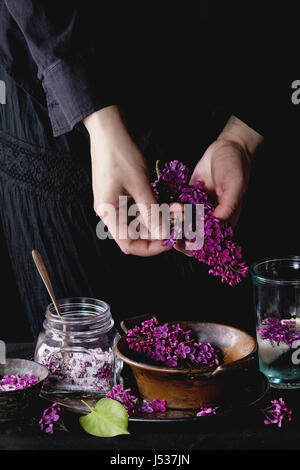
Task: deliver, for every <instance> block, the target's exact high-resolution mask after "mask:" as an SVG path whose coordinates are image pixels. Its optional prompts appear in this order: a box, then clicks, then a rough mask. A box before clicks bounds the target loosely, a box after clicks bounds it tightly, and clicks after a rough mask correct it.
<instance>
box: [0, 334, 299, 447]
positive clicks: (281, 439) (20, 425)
mask: <svg viewBox="0 0 300 470" xmlns="http://www.w3.org/2000/svg"><path fill="white" fill-rule="evenodd" d="M32 352H33V345H32V344H29V343H18V344H9V345H8V346H7V357H29V356H30V355H32ZM279 396H283V397H284V398H285V399H286V402H287V404H288V405H290V407H292V408H293V421H292V422H291V423H289V424H288V425H286V426H284V427H283V428H282V429H278V428H277V427H276V426H274V425H265V424H264V422H263V421H264V418H263V415H262V413H261V411H260V407H262V406H264V405H265V404H266V403H269V401H270V399H271V398H274V397H279ZM299 398H300V390H299V391H298V390H297V391H291V392H285V393H282V391H276V392H274V391H272V392H270V393H269V395H268V396H267V397H265V399H264V402H263V403H261V404H260V405H259V406H257V407H255V408H251V409H243V410H239V412H237V413H233V414H231V415H230V416H226V417H220V418H219V419H217V420H211V421H210V422H208V421H206V422H203V423H201V420H199V422H198V421H197V422H192V423H173V424H171V425H170V424H167V423H159V424H157V423H148V424H145V423H130V426H129V431H130V432H131V434H130V435H126V436H117V437H114V438H97V437H93V436H90V435H88V434H86V433H85V432H84V431H83V430H82V429H81V428H80V426H79V424H78V415H76V414H73V413H70V412H67V411H65V412H64V422H65V424H66V426H67V428H68V429H69V432H57V433H56V434H54V435H53V436H48V435H45V434H44V433H42V432H41V431H40V429H39V426H38V424H37V421H38V418H39V417H40V415H41V413H42V410H43V409H44V408H46V407H47V406H48V402H46V401H44V400H42V399H41V400H40V402H39V403H38V406H37V410H36V411H35V413H34V414H35V416H32V417H31V418H30V419H28V418H27V419H25V420H24V421H20V422H17V423H0V450H25V449H26V450H105V449H107V450H111V451H113V450H118V451H120V452H121V451H122V450H123V451H133V453H134V451H137V450H147V449H152V450H153V449H154V450H173V451H191V450H211V449H226V450H247V449H251V450H259V449H265V450H269V449H276V450H278V449H300V405H299V404H298V402H299Z"/></svg>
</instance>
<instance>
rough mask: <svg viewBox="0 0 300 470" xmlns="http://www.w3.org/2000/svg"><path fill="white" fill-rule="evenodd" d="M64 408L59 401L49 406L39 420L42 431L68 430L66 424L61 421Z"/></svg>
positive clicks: (47, 432)
mask: <svg viewBox="0 0 300 470" xmlns="http://www.w3.org/2000/svg"><path fill="white" fill-rule="evenodd" d="M63 410H64V409H63V407H62V406H60V405H59V404H58V403H57V402H55V403H53V404H52V405H51V406H49V408H46V409H45V410H44V411H43V414H42V417H41V419H40V421H39V425H40V428H41V431H44V432H45V433H46V434H53V433H54V431H56V430H63V431H67V429H66V428H65V425H64V424H63V422H62V421H61V414H62V412H63Z"/></svg>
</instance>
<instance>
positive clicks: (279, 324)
mask: <svg viewBox="0 0 300 470" xmlns="http://www.w3.org/2000/svg"><path fill="white" fill-rule="evenodd" d="M261 325H262V326H263V328H257V332H258V333H259V335H260V337H261V339H265V340H269V341H270V343H271V344H272V346H274V345H275V344H277V346H279V343H281V342H282V343H285V344H287V345H288V346H289V347H292V345H293V342H294V341H296V340H299V339H300V330H297V329H296V326H297V324H296V321H295V320H284V321H281V320H280V319H279V318H277V317H268V318H266V319H265V320H263V321H262V322H261Z"/></svg>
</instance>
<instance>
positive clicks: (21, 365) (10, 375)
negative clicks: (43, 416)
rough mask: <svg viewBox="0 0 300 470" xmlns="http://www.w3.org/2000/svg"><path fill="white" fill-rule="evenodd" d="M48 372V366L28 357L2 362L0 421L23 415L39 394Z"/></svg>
mask: <svg viewBox="0 0 300 470" xmlns="http://www.w3.org/2000/svg"><path fill="white" fill-rule="evenodd" d="M48 374H49V371H48V369H47V368H46V367H44V366H43V365H41V364H38V363H37V362H34V361H28V360H26V359H6V363H5V364H0V422H1V421H10V420H14V419H17V418H19V417H20V416H22V414H23V412H24V410H25V409H26V408H27V407H29V405H31V404H32V402H33V401H34V399H35V398H37V397H38V396H39V393H40V390H41V387H42V383H43V381H44V380H45V379H46V378H47V377H48Z"/></svg>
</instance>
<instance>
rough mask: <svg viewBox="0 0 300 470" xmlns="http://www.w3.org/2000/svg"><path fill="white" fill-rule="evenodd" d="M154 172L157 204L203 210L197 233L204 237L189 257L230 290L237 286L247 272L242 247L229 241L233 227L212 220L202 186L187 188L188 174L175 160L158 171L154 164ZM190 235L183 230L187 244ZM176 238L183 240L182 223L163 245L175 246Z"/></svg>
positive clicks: (213, 218)
mask: <svg viewBox="0 0 300 470" xmlns="http://www.w3.org/2000/svg"><path fill="white" fill-rule="evenodd" d="M156 171H157V179H156V181H154V183H152V189H153V192H154V195H155V197H156V199H157V200H158V201H159V202H160V203H167V204H170V203H171V202H180V203H182V204H192V205H193V206H194V207H195V210H196V207H197V206H198V205H199V204H202V205H203V206H204V221H203V222H204V234H203V233H199V238H202V237H201V236H202V235H204V241H203V246H202V247H200V248H199V249H198V248H197V246H196V249H191V250H189V252H190V254H191V255H193V256H194V258H195V259H197V260H198V261H199V262H201V263H205V264H207V265H208V266H209V267H210V269H209V271H208V272H209V274H212V275H213V276H216V277H220V278H221V281H222V282H223V283H226V284H228V285H229V286H234V285H236V284H238V283H240V282H241V281H242V280H243V278H245V277H246V276H247V275H248V271H249V268H248V266H246V263H245V262H244V261H242V250H241V247H240V246H238V245H237V243H236V242H234V241H233V240H232V236H233V230H232V227H231V226H230V225H229V224H228V223H227V222H225V221H222V220H221V219H219V218H217V217H214V216H213V212H214V209H215V204H214V203H213V201H211V200H210V199H209V198H208V195H207V194H206V192H205V190H204V188H203V185H202V184H201V182H199V181H197V182H196V183H195V184H193V185H189V184H188V174H189V170H188V168H187V167H186V166H185V165H184V164H183V163H181V162H180V161H178V160H173V161H171V162H167V163H166V164H165V166H164V168H162V169H161V170H159V169H158V163H157V167H156ZM195 229H196V231H197V233H198V230H199V231H200V228H199V227H196V228H195ZM189 231H190V233H192V226H191V224H190V225H189V227H187V231H186V230H185V233H184V237H185V238H186V239H187V240H189V241H195V236H194V238H192V235H189ZM186 232H187V233H186ZM193 233H194V232H193ZM178 238H182V224H181V223H180V224H179V225H178V224H177V225H176V224H175V226H174V227H173V229H172V230H171V233H170V238H169V239H167V240H164V242H163V245H167V246H174V244H175V242H176V239H178Z"/></svg>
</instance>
